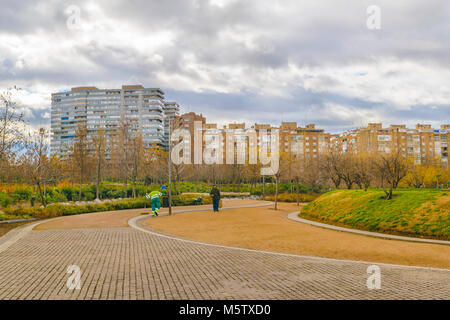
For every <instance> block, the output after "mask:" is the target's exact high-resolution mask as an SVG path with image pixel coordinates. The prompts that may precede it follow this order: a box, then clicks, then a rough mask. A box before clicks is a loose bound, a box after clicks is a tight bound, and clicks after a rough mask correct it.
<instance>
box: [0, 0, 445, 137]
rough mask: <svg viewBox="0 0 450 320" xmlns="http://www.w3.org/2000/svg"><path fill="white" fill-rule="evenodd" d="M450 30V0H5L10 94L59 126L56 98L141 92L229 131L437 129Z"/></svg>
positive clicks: (4, 75) (2, 28)
mask: <svg viewBox="0 0 450 320" xmlns="http://www.w3.org/2000/svg"><path fill="white" fill-rule="evenodd" d="M370 5H377V6H379V8H380V10H381V11H380V13H381V15H380V17H381V28H380V29H379V30H369V29H368V28H367V26H366V21H367V18H368V16H369V14H368V13H367V11H366V10H367V8H368V7H369V6H370ZM449 30H450V2H449V1H446V0H431V1H425V0H410V1H406V0H404V1H395V2H393V1H386V0H383V1H366V0H348V1H346V2H345V6H344V5H342V4H339V3H337V2H336V1H333V0H319V1H270V2H269V1H267V2H266V1H236V0H215V1H206V0H194V1H118V0H110V1H106V0H101V1H95V3H93V2H91V1H56V0H42V1H33V2H29V1H27V2H25V1H13V0H3V1H2V10H1V12H0V90H1V91H3V90H5V89H6V88H8V87H12V86H14V85H17V86H18V87H21V88H23V89H24V91H23V92H22V93H21V95H20V97H19V98H20V101H19V102H20V104H21V107H22V109H23V111H24V112H25V116H26V118H27V120H29V121H30V123H31V124H32V125H33V126H34V127H38V126H46V127H47V128H49V124H50V95H51V93H52V92H60V91H63V90H70V88H71V87H76V86H96V87H99V88H117V87H120V86H121V85H122V84H142V85H143V86H145V87H159V88H161V89H162V90H163V91H164V92H165V95H166V100H169V101H176V102H178V103H179V104H180V107H181V112H190V111H192V112H196V113H202V114H203V115H204V116H205V117H206V118H207V121H208V122H216V123H218V124H219V125H223V124H226V123H229V122H246V123H247V124H253V123H255V122H258V123H270V124H273V125H279V124H280V123H281V122H282V121H295V122H297V123H298V124H299V125H302V126H303V125H305V124H307V123H315V124H316V126H317V127H319V128H323V129H325V130H326V131H327V132H331V133H336V132H342V131H345V130H349V129H352V128H357V127H361V126H366V125H367V123H368V122H382V123H383V124H384V125H385V126H388V125H390V124H406V125H407V127H411V128H412V127H414V125H415V124H416V123H429V124H431V125H432V127H434V128H438V127H439V125H440V124H445V123H450V86H449V84H450V38H449V37H448V32H449Z"/></svg>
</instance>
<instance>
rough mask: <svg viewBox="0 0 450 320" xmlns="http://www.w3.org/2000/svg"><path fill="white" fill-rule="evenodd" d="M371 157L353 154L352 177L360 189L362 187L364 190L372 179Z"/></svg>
mask: <svg viewBox="0 0 450 320" xmlns="http://www.w3.org/2000/svg"><path fill="white" fill-rule="evenodd" d="M372 168H373V161H372V158H371V157H369V156H367V155H358V156H354V159H353V171H354V173H353V179H354V182H355V183H356V184H357V185H358V187H359V188H360V189H362V188H364V191H367V189H368V188H369V186H370V182H371V181H372V178H373V175H372V171H373V170H372Z"/></svg>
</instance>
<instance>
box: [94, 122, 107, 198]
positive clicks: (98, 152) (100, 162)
mask: <svg viewBox="0 0 450 320" xmlns="http://www.w3.org/2000/svg"><path fill="white" fill-rule="evenodd" d="M92 147H93V148H92V149H93V150H92V151H93V152H92V155H93V158H94V161H95V171H96V179H95V182H96V199H99V198H100V182H101V179H102V171H103V167H104V165H105V157H106V135H105V130H104V129H103V128H99V129H98V131H97V133H96V134H95V135H94V136H93V137H92Z"/></svg>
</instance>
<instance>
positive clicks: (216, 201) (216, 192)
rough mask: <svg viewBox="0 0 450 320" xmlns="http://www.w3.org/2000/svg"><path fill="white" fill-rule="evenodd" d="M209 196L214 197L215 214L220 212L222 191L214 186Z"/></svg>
mask: <svg viewBox="0 0 450 320" xmlns="http://www.w3.org/2000/svg"><path fill="white" fill-rule="evenodd" d="M209 195H210V196H211V197H212V201H213V210H214V212H219V202H220V191H219V189H217V186H216V185H215V184H213V187H212V189H211V192H210V193H209Z"/></svg>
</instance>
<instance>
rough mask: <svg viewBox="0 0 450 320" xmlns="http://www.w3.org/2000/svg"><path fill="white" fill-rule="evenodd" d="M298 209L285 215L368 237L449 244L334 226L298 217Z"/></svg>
mask: <svg viewBox="0 0 450 320" xmlns="http://www.w3.org/2000/svg"><path fill="white" fill-rule="evenodd" d="M298 213H299V212H298V211H295V212H291V213H289V214H288V215H287V217H288V219H290V220H292V221H296V222H301V223H306V224H309V225H312V226H316V227H320V228H325V229H331V230H336V231H342V232H349V233H356V234H360V235H364V236H369V237H376V238H383V239H389V240H400V241H410V242H422V243H433V244H443V245H447V246H450V241H446V240H434V239H422V238H414V237H405V236H397V235H393V234H387V233H380V232H371V231H365V230H358V229H351V228H345V227H339V226H334V225H331V224H327V223H322V222H317V221H313V220H308V219H304V218H300V217H299V216H298Z"/></svg>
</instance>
